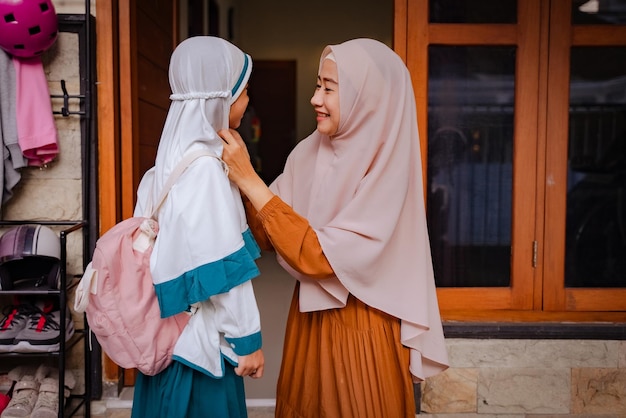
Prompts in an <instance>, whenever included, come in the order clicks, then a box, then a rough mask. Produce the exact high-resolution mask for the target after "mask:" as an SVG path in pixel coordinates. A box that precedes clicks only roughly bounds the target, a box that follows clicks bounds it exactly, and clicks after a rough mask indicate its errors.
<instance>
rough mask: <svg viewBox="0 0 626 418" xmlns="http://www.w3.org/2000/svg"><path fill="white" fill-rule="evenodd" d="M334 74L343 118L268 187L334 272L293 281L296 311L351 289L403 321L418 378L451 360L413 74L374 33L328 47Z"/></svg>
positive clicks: (334, 304)
mask: <svg viewBox="0 0 626 418" xmlns="http://www.w3.org/2000/svg"><path fill="white" fill-rule="evenodd" d="M330 53H332V56H333V59H334V61H336V63H337V68H338V73H339V74H338V77H339V80H338V81H339V99H340V112H341V115H340V125H339V129H338V132H337V134H336V135H335V136H333V137H332V138H330V137H328V136H326V135H323V134H321V133H319V132H318V131H315V132H314V133H313V134H311V135H310V136H309V137H308V138H306V139H305V140H303V141H302V142H300V143H299V144H298V146H297V147H296V148H295V149H294V151H293V152H292V153H291V154H290V156H289V158H288V161H287V163H286V166H285V171H284V172H283V174H281V175H280V176H279V177H278V178H277V179H276V180H275V181H274V183H273V184H272V185H271V188H272V190H273V191H274V192H275V193H276V194H278V195H279V196H280V197H281V198H282V199H283V200H285V201H286V202H287V203H288V204H290V205H292V207H293V208H294V209H295V210H296V212H298V213H300V214H302V215H303V216H304V217H306V218H307V219H308V220H309V222H310V224H311V226H312V227H313V228H314V229H315V231H316V233H317V235H318V237H319V241H320V243H321V245H322V248H323V250H324V254H325V255H326V257H327V258H328V261H329V262H330V264H331V266H332V268H333V270H334V271H335V274H336V276H337V277H336V278H334V279H328V280H321V281H315V280H311V279H309V278H307V277H306V276H303V275H301V274H299V273H297V272H296V271H295V270H293V269H292V268H291V267H290V266H288V265H287V263H286V262H285V261H284V260H282V259H281V258H280V257H279V262H280V263H281V265H283V266H284V267H285V268H286V269H287V270H288V271H289V272H290V273H291V274H292V275H293V276H294V277H296V278H297V279H298V280H300V282H301V285H300V309H301V310H302V311H304V312H306V311H316V310H323V309H331V308H341V307H343V306H345V303H346V300H347V297H348V293H352V294H353V295H354V296H355V297H357V298H358V299H359V300H361V301H363V302H364V303H366V304H367V305H369V306H373V307H375V308H377V309H380V310H382V311H384V312H387V313H389V314H390V315H393V316H395V317H397V318H400V319H401V335H402V343H403V344H404V345H406V346H408V347H410V348H411V366H410V367H411V373H412V374H413V375H414V376H415V377H416V378H417V379H418V380H422V379H425V378H426V377H428V376H432V375H434V374H436V373H438V372H440V371H442V370H444V369H446V368H447V364H448V358H447V351H446V346H445V341H444V336H443V329H442V324H441V318H440V315H439V308H438V303H437V294H436V290H435V282H434V275H433V267H432V261H431V254H430V245H429V239H428V231H427V227H426V213H425V207H424V191H423V184H422V165H421V157H420V142H419V135H418V129H417V115H416V108H415V99H414V95H413V88H412V84H411V77H410V74H409V72H408V70H407V68H406V66H405V65H404V63H403V62H402V60H401V59H400V57H399V56H398V55H396V54H395V53H394V52H393V51H392V50H391V49H389V48H388V47H387V46H386V45H384V44H383V43H381V42H378V41H375V40H372V39H355V40H351V41H347V42H344V43H342V44H339V45H333V46H328V47H326V48H325V49H324V51H323V53H322V57H321V60H320V67H321V62H322V61H323V60H324V59H325V58H326V57H327V56H328V54H330Z"/></svg>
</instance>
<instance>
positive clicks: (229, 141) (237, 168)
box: [218, 129, 256, 186]
mask: <svg viewBox="0 0 626 418" xmlns="http://www.w3.org/2000/svg"><path fill="white" fill-rule="evenodd" d="M218 134H219V136H221V137H222V142H223V146H224V151H223V153H222V160H224V162H225V163H226V165H227V166H228V177H229V178H230V180H231V181H232V182H233V183H235V184H236V185H238V186H239V185H240V183H241V182H242V181H244V180H245V179H246V178H248V177H253V175H254V176H256V172H255V171H254V168H253V167H252V163H251V162H250V154H249V153H248V148H246V143H245V142H244V141H243V139H241V136H240V135H239V132H237V131H236V130H234V129H230V130H229V129H222V130H221V131H219V132H218Z"/></svg>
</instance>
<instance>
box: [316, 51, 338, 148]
mask: <svg viewBox="0 0 626 418" xmlns="http://www.w3.org/2000/svg"><path fill="white" fill-rule="evenodd" d="M338 80H339V77H338V72H337V63H336V62H335V61H333V60H331V59H325V60H324V61H322V67H321V69H320V73H319V75H318V76H317V86H316V87H315V93H314V94H313V97H311V104H312V105H313V108H314V109H315V113H317V130H318V131H319V132H320V133H322V134H325V135H328V136H333V135H335V134H336V133H337V130H338V129H339V84H338Z"/></svg>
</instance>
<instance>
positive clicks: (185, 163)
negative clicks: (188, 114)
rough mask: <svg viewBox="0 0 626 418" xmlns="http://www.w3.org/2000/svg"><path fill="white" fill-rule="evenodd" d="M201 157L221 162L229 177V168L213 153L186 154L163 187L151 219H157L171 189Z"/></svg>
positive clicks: (204, 151) (203, 151) (207, 151)
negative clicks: (157, 214) (156, 216)
mask: <svg viewBox="0 0 626 418" xmlns="http://www.w3.org/2000/svg"><path fill="white" fill-rule="evenodd" d="M200 157H213V158H215V159H217V160H219V161H220V162H221V163H222V165H223V166H224V171H225V172H226V175H228V166H227V165H226V163H225V162H224V161H223V160H222V159H221V158H220V157H218V156H217V155H215V154H213V153H212V152H211V151H209V150H197V151H194V152H190V153H189V154H186V155H185V156H184V157H183V159H182V160H180V162H179V163H178V164H177V165H176V167H174V170H173V171H172V173H171V174H170V176H169V177H168V179H167V181H166V182H165V184H164V185H163V190H161V195H160V196H159V199H158V200H157V204H156V206H155V207H154V208H153V209H152V211H151V212H152V213H151V214H150V218H155V215H156V213H157V212H158V211H159V208H160V207H161V205H162V204H163V203H164V202H165V199H166V198H167V195H168V193H169V192H170V189H171V188H172V186H173V185H174V184H175V183H176V181H177V180H178V178H179V177H180V175H181V174H183V172H184V171H185V170H186V169H187V167H189V166H190V165H191V163H193V162H194V161H195V160H197V159H198V158H200Z"/></svg>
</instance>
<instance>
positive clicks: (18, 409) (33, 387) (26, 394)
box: [0, 375, 39, 418]
mask: <svg viewBox="0 0 626 418" xmlns="http://www.w3.org/2000/svg"><path fill="white" fill-rule="evenodd" d="M38 395H39V382H38V381H37V380H36V379H35V376H32V375H25V376H22V378H21V379H20V381H19V382H17V383H16V384H15V388H14V389H13V398H11V401H10V402H9V404H8V405H7V407H6V409H5V410H4V411H2V414H1V415H0V418H24V417H29V416H30V414H31V412H32V411H33V408H34V407H35V403H37V398H38Z"/></svg>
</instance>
